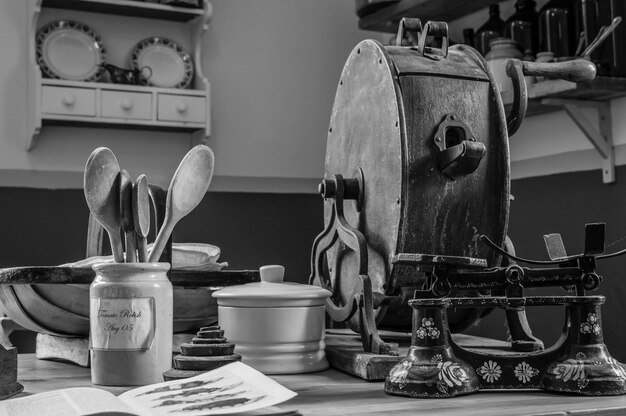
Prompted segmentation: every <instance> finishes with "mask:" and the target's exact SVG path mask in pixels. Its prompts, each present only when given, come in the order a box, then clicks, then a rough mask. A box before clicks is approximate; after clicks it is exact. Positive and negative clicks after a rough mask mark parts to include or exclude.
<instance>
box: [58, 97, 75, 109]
mask: <svg viewBox="0 0 626 416" xmlns="http://www.w3.org/2000/svg"><path fill="white" fill-rule="evenodd" d="M61 101H62V102H63V105H64V106H66V107H71V106H73V105H74V103H75V102H76V97H74V94H67V95H65V96H64V97H63V99H62V100H61Z"/></svg>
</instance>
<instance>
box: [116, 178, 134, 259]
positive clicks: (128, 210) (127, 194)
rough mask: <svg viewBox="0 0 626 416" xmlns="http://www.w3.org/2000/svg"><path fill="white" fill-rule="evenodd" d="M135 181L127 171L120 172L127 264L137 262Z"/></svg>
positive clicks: (121, 208)
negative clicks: (134, 218)
mask: <svg viewBox="0 0 626 416" xmlns="http://www.w3.org/2000/svg"><path fill="white" fill-rule="evenodd" d="M132 200H133V179H132V178H131V177H130V173H128V171H127V170H126V169H122V170H121V172H120V213H121V214H120V215H121V220H122V231H124V237H125V238H126V262H127V263H134V262H136V261H137V241H136V237H135V223H134V220H133V209H132Z"/></svg>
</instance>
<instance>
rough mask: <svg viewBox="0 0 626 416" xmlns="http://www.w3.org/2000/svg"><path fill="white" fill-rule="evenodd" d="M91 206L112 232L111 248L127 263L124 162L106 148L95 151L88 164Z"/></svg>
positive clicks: (87, 194) (86, 180) (87, 193)
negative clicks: (123, 233)
mask: <svg viewBox="0 0 626 416" xmlns="http://www.w3.org/2000/svg"><path fill="white" fill-rule="evenodd" d="M83 189H84V192H85V200H86V201H87V206H88V207H89V210H90V211H91V213H92V214H93V216H94V217H95V218H96V220H98V222H99V223H100V224H101V225H102V227H103V228H104V229H105V230H106V232H107V233H108V234H109V241H110V242H111V251H112V253H113V258H114V259H115V261H116V262H118V263H122V262H124V251H123V248H122V239H121V235H120V227H121V218H120V165H119V163H118V162H117V158H116V157H115V155H114V154H113V152H112V151H111V150H109V149H107V148H106V147H99V148H97V149H96V150H94V151H93V152H92V153H91V155H90V156H89V159H87V164H86V165H85V176H84V182H83Z"/></svg>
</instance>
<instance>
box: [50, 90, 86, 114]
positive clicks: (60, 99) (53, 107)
mask: <svg viewBox="0 0 626 416" xmlns="http://www.w3.org/2000/svg"><path fill="white" fill-rule="evenodd" d="M41 101H42V103H41V111H42V113H44V114H67V115H73V116H92V117H93V116H95V115H96V92H95V90H92V89H87V88H66V87H49V86H44V87H43V88H42V97H41Z"/></svg>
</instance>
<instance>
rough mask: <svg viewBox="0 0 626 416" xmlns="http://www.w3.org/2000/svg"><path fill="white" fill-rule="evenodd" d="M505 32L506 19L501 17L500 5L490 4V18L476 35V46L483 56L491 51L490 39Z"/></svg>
mask: <svg viewBox="0 0 626 416" xmlns="http://www.w3.org/2000/svg"><path fill="white" fill-rule="evenodd" d="M503 34H504V21H503V20H502V19H500V6H498V5H497V4H492V5H490V6H489V20H487V22H486V23H485V24H484V25H482V26H481V27H479V28H478V30H477V31H476V34H475V35H474V47H475V48H476V50H478V52H480V53H481V54H482V55H483V56H485V55H487V53H489V41H490V40H491V39H495V38H499V37H501V36H502V35H503Z"/></svg>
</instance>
